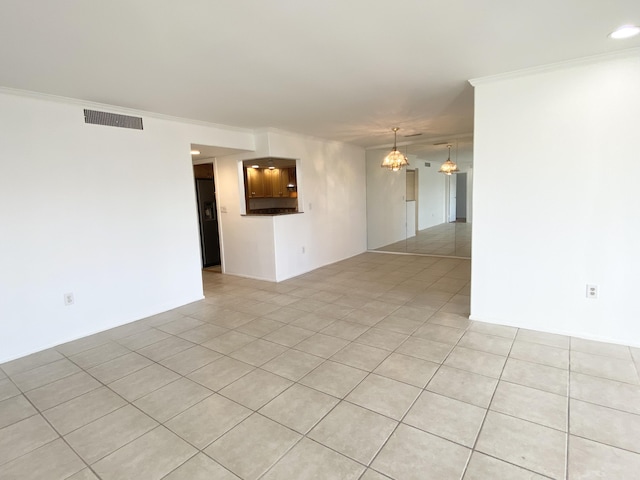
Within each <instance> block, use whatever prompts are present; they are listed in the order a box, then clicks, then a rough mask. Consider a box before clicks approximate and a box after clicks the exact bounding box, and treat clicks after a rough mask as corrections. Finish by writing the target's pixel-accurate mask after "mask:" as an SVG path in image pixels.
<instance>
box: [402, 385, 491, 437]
mask: <svg viewBox="0 0 640 480" xmlns="http://www.w3.org/2000/svg"><path fill="white" fill-rule="evenodd" d="M485 413H486V410H485V409H484V408H480V407H476V406H474V405H470V404H468V403H464V402H461V401H459V400H454V399H453V398H449V397H444V396H442V395H438V394H436V393H431V392H423V393H422V395H420V398H419V399H418V400H417V401H416V403H415V404H414V405H413V407H411V410H409V413H408V414H407V416H406V417H405V418H404V420H403V423H406V424H407V425H411V426H412V427H416V428H419V429H420V430H424V431H425V432H429V433H432V434H434V435H437V436H439V437H443V438H446V439H447V440H451V441H452V442H456V443H459V444H461V445H464V446H466V447H473V445H474V442H475V440H476V437H477V436H478V433H479V432H480V426H481V425H482V421H483V420H484V416H485Z"/></svg>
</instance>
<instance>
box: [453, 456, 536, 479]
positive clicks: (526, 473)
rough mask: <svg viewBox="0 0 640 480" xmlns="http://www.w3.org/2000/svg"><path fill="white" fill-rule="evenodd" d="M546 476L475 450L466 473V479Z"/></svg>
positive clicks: (534, 477)
mask: <svg viewBox="0 0 640 480" xmlns="http://www.w3.org/2000/svg"><path fill="white" fill-rule="evenodd" d="M546 478H548V477H543V476H542V475H538V474H537V473H533V472H531V471H530V470H525V469H524V468H520V467H516V466H515V465H512V464H510V463H506V462H503V461H501V460H498V459H497V458H493V457H489V456H488V455H484V454H483V453H480V452H473V454H472V455H471V460H469V465H468V466H467V471H466V472H465V474H464V480H488V479H495V480H498V479H508V480H545V479H546Z"/></svg>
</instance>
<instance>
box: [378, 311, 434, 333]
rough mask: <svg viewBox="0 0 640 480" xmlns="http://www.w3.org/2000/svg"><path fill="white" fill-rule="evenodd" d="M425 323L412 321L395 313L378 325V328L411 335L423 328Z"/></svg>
mask: <svg viewBox="0 0 640 480" xmlns="http://www.w3.org/2000/svg"><path fill="white" fill-rule="evenodd" d="M423 323H424V322H423V321H421V320H412V319H410V318H405V317H401V316H399V315H397V314H395V313H394V314H391V315H389V316H388V317H386V318H384V319H383V320H381V321H380V322H378V323H376V328H380V329H382V330H389V331H391V332H396V333H400V334H403V335H411V334H412V333H413V332H415V331H416V330H417V329H418V328H419V327H420V326H422V324H423Z"/></svg>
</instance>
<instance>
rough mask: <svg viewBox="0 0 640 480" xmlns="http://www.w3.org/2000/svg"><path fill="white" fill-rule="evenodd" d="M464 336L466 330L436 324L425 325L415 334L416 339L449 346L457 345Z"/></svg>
mask: <svg viewBox="0 0 640 480" xmlns="http://www.w3.org/2000/svg"><path fill="white" fill-rule="evenodd" d="M462 335H464V330H462V329H460V328H452V327H445V326H443V325H437V324H434V323H425V324H424V325H423V326H422V327H420V328H419V329H418V330H416V331H415V332H414V333H413V336H414V337H418V338H423V339H425V340H431V341H433V342H440V343H446V344H447V345H455V344H456V343H458V340H460V338H461V337H462Z"/></svg>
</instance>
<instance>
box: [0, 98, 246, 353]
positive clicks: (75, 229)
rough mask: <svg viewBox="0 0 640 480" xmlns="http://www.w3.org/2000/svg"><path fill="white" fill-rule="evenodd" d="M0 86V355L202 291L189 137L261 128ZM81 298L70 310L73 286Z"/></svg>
mask: <svg viewBox="0 0 640 480" xmlns="http://www.w3.org/2000/svg"><path fill="white" fill-rule="evenodd" d="M87 107H88V108H95V109H100V110H106V111H111V112H116V113H126V114H135V113H132V112H128V111H122V110H118V109H117V108H111V107H105V106H97V105H90V104H82V103H79V102H75V101H62V100H60V99H58V100H54V99H51V98H48V97H42V96H35V95H34V96H28V95H14V94H11V93H9V92H7V91H0V132H1V133H0V219H1V224H0V230H1V233H0V252H2V254H1V255H0V363H1V362H3V361H6V360H9V359H12V358H15V357H19V356H22V355H25V354H28V353H31V352H34V351H37V350H41V349H43V348H47V347H49V346H53V345H56V344H59V343H62V342H65V341H68V340H72V339H75V338H78V337H81V336H84V335H87V334H90V333H94V332H97V331H101V330H105V329H107V328H110V327H114V326H117V325H120V324H124V323H127V322H130V321H133V320H136V319H139V318H142V317H145V316H148V315H151V314H155V313H158V312H160V311H164V310H168V309H171V308H174V307H177V306H179V305H183V304H185V303H188V302H191V301H194V300H197V299H199V298H201V297H202V281H201V273H200V253H199V241H198V225H197V214H196V207H195V191H194V182H193V171H192V166H191V156H190V154H189V149H190V144H191V143H199V144H208V145H219V146H225V147H230V148H245V149H253V148H254V138H253V135H252V133H251V132H246V131H241V130H236V129H223V128H217V127H212V126H204V125H197V124H188V123H182V122H178V121H172V120H169V119H161V118H158V117H152V116H149V115H146V114H140V116H142V117H143V122H144V130H143V131H138V130H130V129H124V128H115V127H105V126H97V125H86V124H85V123H84V118H83V108H87ZM67 292H73V293H74V295H75V304H74V305H72V306H67V307H65V306H64V304H63V294H64V293H67Z"/></svg>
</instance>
